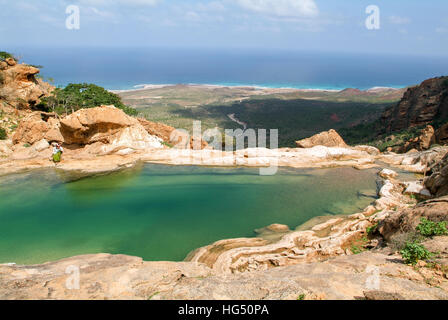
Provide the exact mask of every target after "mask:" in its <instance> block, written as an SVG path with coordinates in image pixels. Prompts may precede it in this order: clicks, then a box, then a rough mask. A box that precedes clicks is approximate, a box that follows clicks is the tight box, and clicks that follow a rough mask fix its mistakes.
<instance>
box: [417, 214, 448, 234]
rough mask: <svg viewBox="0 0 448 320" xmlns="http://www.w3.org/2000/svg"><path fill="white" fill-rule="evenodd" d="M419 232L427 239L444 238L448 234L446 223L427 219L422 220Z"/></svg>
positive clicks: (418, 227)
mask: <svg viewBox="0 0 448 320" xmlns="http://www.w3.org/2000/svg"><path fill="white" fill-rule="evenodd" d="M417 231H418V232H419V233H420V234H421V235H422V236H425V237H433V236H443V235H446V234H448V230H447V228H446V221H442V222H433V221H430V220H428V219H426V218H421V220H420V224H419V225H418V226H417Z"/></svg>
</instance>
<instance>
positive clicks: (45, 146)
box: [33, 139, 50, 152]
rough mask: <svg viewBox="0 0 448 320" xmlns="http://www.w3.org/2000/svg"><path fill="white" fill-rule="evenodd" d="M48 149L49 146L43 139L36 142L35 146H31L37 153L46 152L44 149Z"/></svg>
mask: <svg viewBox="0 0 448 320" xmlns="http://www.w3.org/2000/svg"><path fill="white" fill-rule="evenodd" d="M49 147H50V144H49V143H48V141H47V140H45V139H42V140H40V141H38V142H36V143H35V144H33V148H34V150H36V151H37V152H40V151H43V150H46V149H48V148H49Z"/></svg>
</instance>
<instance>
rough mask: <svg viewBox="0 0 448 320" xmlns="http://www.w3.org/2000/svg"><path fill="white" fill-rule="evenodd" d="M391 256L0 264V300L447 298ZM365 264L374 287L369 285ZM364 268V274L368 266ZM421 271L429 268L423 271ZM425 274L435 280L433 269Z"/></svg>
mask: <svg viewBox="0 0 448 320" xmlns="http://www.w3.org/2000/svg"><path fill="white" fill-rule="evenodd" d="M397 259H399V256H397V255H394V256H388V255H385V254H381V253H371V252H366V253H362V254H358V255H351V256H340V257H337V258H334V259H329V260H327V261H325V262H313V263H302V264H297V265H293V266H287V267H281V266H280V267H273V268H270V269H268V270H261V271H253V272H250V273H236V274H227V275H222V274H219V273H213V271H212V270H211V269H209V268H207V267H206V266H205V265H203V264H197V263H189V262H145V261H142V259H140V258H136V257H130V256H124V255H107V254H96V255H87V256H78V257H73V258H68V259H63V260H59V261H56V262H52V263H46V264H41V265H34V266H19V265H0V274H1V275H2V277H0V299H2V300H17V299H20V300H48V299H56V300H62V299H64V300H90V299H95V300H98V299H102V300H106V299H107V300H125V299H130V300H148V299H152V300H213V299H219V300H223V299H238V300H262V299H265V300H297V298H298V296H299V295H300V294H305V296H306V299H329V300H350V299H352V300H354V299H360V298H364V297H366V298H368V299H381V300H383V299H396V298H398V299H410V300H415V299H429V300H434V299H444V300H445V299H448V294H447V292H446V286H445V285H443V283H442V284H441V285H439V286H438V287H431V286H428V284H427V283H426V282H425V281H424V279H418V280H417V279H416V277H415V276H414V277H413V275H415V274H416V272H415V271H414V270H413V268H412V267H410V266H406V265H403V264H400V263H396V262H395V261H394V260H397ZM70 266H72V267H73V266H79V267H80V274H81V281H80V287H79V289H77V290H68V289H67V286H66V283H67V274H66V271H67V270H68V269H67V268H68V267H70ZM372 268H373V269H374V270H376V272H377V273H378V276H379V277H380V286H381V292H378V291H374V290H371V289H369V280H370V282H371V279H372V274H373V273H372V271H371V270H372ZM369 270H370V271H369ZM428 270H429V269H428ZM429 271H430V272H431V276H433V277H434V278H437V279H440V278H441V277H440V276H437V275H436V274H435V272H432V271H431V270H429Z"/></svg>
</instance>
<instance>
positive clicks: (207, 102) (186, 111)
mask: <svg viewBox="0 0 448 320" xmlns="http://www.w3.org/2000/svg"><path fill="white" fill-rule="evenodd" d="M403 92H404V89H400V90H397V89H388V88H377V89H372V90H368V91H361V90H357V89H348V90H344V91H341V92H335V91H312V90H295V89H256V88H250V87H217V86H187V85H177V86H165V87H155V88H147V89H143V90H135V91H126V92H119V93H118V94H119V95H120V96H121V98H122V99H123V102H124V103H126V104H128V105H130V106H132V107H133V108H135V109H137V110H138V111H139V113H140V114H141V115H143V116H144V117H146V118H147V119H149V120H151V121H156V122H163V123H166V124H168V125H170V126H173V127H176V128H185V129H187V130H191V127H192V122H193V120H201V121H202V127H203V128H206V129H207V128H214V127H218V128H220V129H237V128H242V125H241V123H246V124H247V128H253V129H279V145H280V146H283V147H291V146H294V142H295V141H296V140H297V139H302V138H306V137H308V136H310V135H313V134H316V133H318V132H321V131H325V130H329V129H341V128H346V127H353V126H356V125H358V124H361V123H369V122H372V121H374V120H377V119H379V118H380V116H381V114H382V112H383V111H384V110H385V109H386V108H387V107H389V106H391V104H393V103H396V102H397V101H398V100H399V99H400V98H401V96H402V94H403ZM230 115H234V116H233V117H229V116H230ZM232 118H234V119H237V120H238V122H240V124H239V123H237V122H236V121H234V120H232Z"/></svg>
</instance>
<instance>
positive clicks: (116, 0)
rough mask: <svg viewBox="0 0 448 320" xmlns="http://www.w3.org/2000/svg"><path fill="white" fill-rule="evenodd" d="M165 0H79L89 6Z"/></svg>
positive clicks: (137, 4)
mask: <svg viewBox="0 0 448 320" xmlns="http://www.w3.org/2000/svg"><path fill="white" fill-rule="evenodd" d="M162 1H163V0H80V1H79V2H80V3H81V4H83V5H87V6H94V7H96V6H108V5H115V4H118V5H122V6H126V5H127V6H155V5H158V4H159V3H161V2H162Z"/></svg>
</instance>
